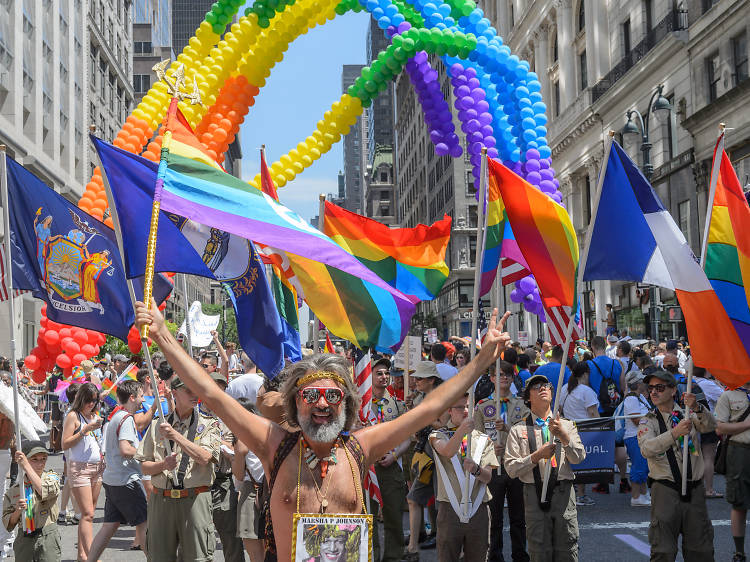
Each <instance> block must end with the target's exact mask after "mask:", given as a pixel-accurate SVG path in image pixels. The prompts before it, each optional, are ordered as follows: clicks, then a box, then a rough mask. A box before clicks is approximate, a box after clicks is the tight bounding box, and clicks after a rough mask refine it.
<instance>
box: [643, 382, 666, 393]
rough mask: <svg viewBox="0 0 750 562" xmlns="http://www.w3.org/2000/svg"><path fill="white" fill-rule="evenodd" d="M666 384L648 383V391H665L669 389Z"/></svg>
mask: <svg viewBox="0 0 750 562" xmlns="http://www.w3.org/2000/svg"><path fill="white" fill-rule="evenodd" d="M667 386H669V385H666V384H650V385H648V393H649V394H651V393H652V392H653V391H654V390H655V391H656V392H664V391H665V390H666V389H667Z"/></svg>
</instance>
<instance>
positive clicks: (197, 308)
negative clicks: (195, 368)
mask: <svg viewBox="0 0 750 562" xmlns="http://www.w3.org/2000/svg"><path fill="white" fill-rule="evenodd" d="M188 318H190V339H191V343H192V346H193V347H207V346H208V345H211V341H212V340H213V337H212V336H211V332H212V331H213V330H216V328H217V327H218V326H219V318H220V317H219V315H218V314H217V315H216V316H209V315H208V314H203V309H202V308H201V303H200V302H198V301H194V302H193V304H191V305H190V310H189V311H188ZM177 334H178V335H180V334H182V335H187V331H186V329H185V321H184V320H183V321H182V325H181V326H180V329H179V330H177Z"/></svg>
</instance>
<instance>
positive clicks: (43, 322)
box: [39, 316, 48, 328]
mask: <svg viewBox="0 0 750 562" xmlns="http://www.w3.org/2000/svg"><path fill="white" fill-rule="evenodd" d="M47 322H48V320H47V317H46V316H42V319H41V320H39V325H40V326H41V327H42V328H46V327H47Z"/></svg>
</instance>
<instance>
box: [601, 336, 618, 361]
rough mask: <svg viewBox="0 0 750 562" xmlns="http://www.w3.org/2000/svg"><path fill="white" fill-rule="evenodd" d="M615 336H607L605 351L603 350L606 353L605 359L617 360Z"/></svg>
mask: <svg viewBox="0 0 750 562" xmlns="http://www.w3.org/2000/svg"><path fill="white" fill-rule="evenodd" d="M617 342H618V339H617V336H607V343H608V344H609V345H607V349H605V350H604V353H606V355H607V357H609V358H610V359H616V358H617Z"/></svg>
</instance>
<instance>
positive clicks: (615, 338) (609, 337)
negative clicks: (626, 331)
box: [607, 336, 617, 343]
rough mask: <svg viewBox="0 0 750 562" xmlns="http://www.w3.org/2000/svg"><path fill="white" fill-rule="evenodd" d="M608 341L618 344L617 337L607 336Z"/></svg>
mask: <svg viewBox="0 0 750 562" xmlns="http://www.w3.org/2000/svg"><path fill="white" fill-rule="evenodd" d="M607 341H608V342H609V343H617V336H607Z"/></svg>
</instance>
